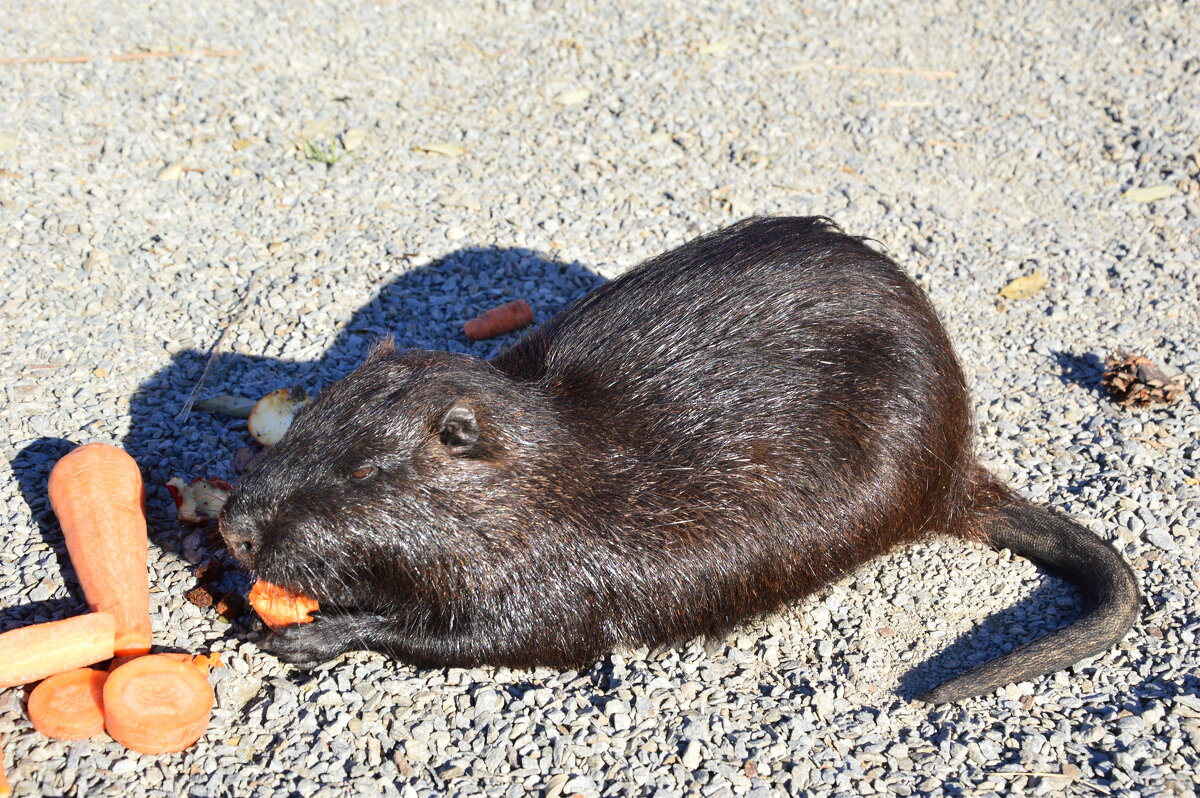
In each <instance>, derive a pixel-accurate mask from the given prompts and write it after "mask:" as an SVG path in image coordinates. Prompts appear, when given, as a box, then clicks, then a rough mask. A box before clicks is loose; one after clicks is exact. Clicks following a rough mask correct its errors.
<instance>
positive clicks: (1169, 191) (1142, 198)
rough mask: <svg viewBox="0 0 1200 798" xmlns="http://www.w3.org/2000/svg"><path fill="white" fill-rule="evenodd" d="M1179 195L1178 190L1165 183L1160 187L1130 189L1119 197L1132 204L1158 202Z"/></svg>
mask: <svg viewBox="0 0 1200 798" xmlns="http://www.w3.org/2000/svg"><path fill="white" fill-rule="evenodd" d="M1178 193H1179V189H1177V188H1175V186H1172V185H1168V184H1166V183H1164V184H1162V185H1161V186H1147V187H1146V188H1131V189H1129V190H1128V191H1126V192H1125V193H1124V194H1122V195H1121V196H1122V197H1124V198H1125V199H1127V200H1133V201H1134V202H1158V201H1159V200H1162V199H1166V198H1167V197H1173V196H1175V195H1176V194H1178Z"/></svg>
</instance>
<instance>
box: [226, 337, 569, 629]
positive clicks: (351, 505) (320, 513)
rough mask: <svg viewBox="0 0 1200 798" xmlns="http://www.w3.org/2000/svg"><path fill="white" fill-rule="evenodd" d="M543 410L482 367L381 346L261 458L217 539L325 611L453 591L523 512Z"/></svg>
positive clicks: (471, 360)
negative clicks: (525, 479) (497, 532)
mask: <svg viewBox="0 0 1200 798" xmlns="http://www.w3.org/2000/svg"><path fill="white" fill-rule="evenodd" d="M536 404H537V403H536V402H535V401H534V400H532V399H531V397H530V394H529V392H528V390H525V389H519V386H517V385H516V384H514V383H513V382H512V381H511V380H510V379H509V378H507V377H505V376H504V375H502V374H500V373H499V372H498V371H496V370H495V369H494V368H493V367H492V366H491V365H489V364H488V363H486V362H484V361H480V360H477V359H475V358H471V357H467V356H463V355H454V354H449V353H444V352H427V351H408V352H403V353H401V352H397V351H396V349H395V347H394V346H393V345H392V343H391V342H390V341H385V342H383V343H381V344H379V345H377V346H376V347H374V349H372V351H371V353H370V354H369V355H368V357H367V360H366V361H365V362H364V363H363V365H362V366H360V367H359V368H358V369H357V370H355V371H354V372H352V373H351V374H350V375H348V376H347V377H345V378H344V379H342V380H340V381H339V382H337V383H335V384H334V385H332V386H330V387H328V388H327V389H325V390H324V391H322V392H321V394H320V396H318V398H317V399H316V401H315V402H313V403H312V404H311V405H309V406H307V407H305V408H303V409H302V410H301V411H300V412H299V413H298V414H297V415H296V418H295V420H294V421H293V423H292V425H291V427H290V428H289V429H288V432H287V434H286V435H285V436H284V437H283V439H282V440H281V441H279V443H277V444H276V445H274V446H272V447H271V448H270V449H269V450H267V451H266V452H264V453H263V455H262V456H261V458H260V461H259V462H258V463H257V464H256V465H255V467H254V468H253V469H252V470H251V471H250V472H249V473H248V474H246V475H245V477H244V479H243V480H242V482H241V484H240V485H239V486H238V487H237V489H236V490H235V491H234V493H233V495H232V496H231V497H230V498H229V501H228V502H227V503H226V505H225V508H224V509H223V511H222V512H221V517H220V527H221V533H222V535H224V537H225V540H226V542H227V544H228V546H229V550H230V551H231V552H232V553H233V554H234V556H236V557H237V558H238V560H240V561H241V562H242V563H243V564H245V565H246V566H247V567H248V568H250V569H251V570H252V571H253V572H254V573H255V575H256V576H258V577H260V578H263V579H266V580H268V581H270V582H274V583H276V584H280V585H285V586H288V587H291V588H293V589H297V590H300V591H302V592H304V593H306V594H308V595H310V596H312V597H313V598H316V599H317V600H318V601H320V602H321V604H322V606H330V607H337V606H341V607H354V608H359V609H378V610H380V611H385V610H387V609H388V608H390V607H393V606H394V605H395V602H396V601H397V600H400V599H404V600H408V599H409V598H412V597H418V598H419V597H420V596H421V595H422V594H424V593H427V592H429V591H433V592H436V593H437V594H440V595H444V594H445V592H446V591H450V590H453V589H454V588H455V587H456V584H455V583H456V582H457V581H458V580H459V579H460V578H461V574H462V573H464V568H465V566H466V565H467V564H468V563H469V561H470V558H471V557H472V556H473V552H477V550H478V548H479V547H480V545H481V542H485V541H483V539H484V538H487V537H488V536H489V535H490V534H491V532H490V530H494V529H502V528H504V526H505V524H506V523H507V521H508V520H509V519H508V517H507V516H508V515H509V512H508V509H509V508H514V507H517V506H518V505H519V504H520V496H519V493H520V490H521V489H520V487H519V482H520V480H519V479H517V478H516V475H519V474H520V473H521V472H522V471H523V465H522V464H523V463H524V462H526V461H527V460H528V459H529V458H530V457H533V456H534V455H535V454H536V450H537V447H538V439H539V438H540V437H541V434H542V432H543V431H544V427H545V423H544V422H545V419H544V418H542V416H544V414H543V413H542V412H540V411H538V410H537V409H536Z"/></svg>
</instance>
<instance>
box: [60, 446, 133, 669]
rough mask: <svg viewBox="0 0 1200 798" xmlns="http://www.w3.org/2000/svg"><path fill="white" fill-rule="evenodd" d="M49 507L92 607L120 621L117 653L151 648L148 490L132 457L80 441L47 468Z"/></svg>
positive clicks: (110, 447)
mask: <svg viewBox="0 0 1200 798" xmlns="http://www.w3.org/2000/svg"><path fill="white" fill-rule="evenodd" d="M49 492H50V506H51V507H53V508H54V512H55V514H56V515H57V516H58V520H59V523H60V524H61V525H62V531H63V536H64V537H65V538H66V540H67V551H68V552H69V553H70V555H71V564H72V565H73V566H75V573H76V575H77V576H78V577H79V584H80V585H81V586H82V587H83V593H84V595H85V596H86V597H87V601H88V606H90V607H91V608H92V611H93V612H96V611H110V612H112V614H113V616H114V617H115V618H116V621H117V641H116V651H117V653H118V654H145V653H146V652H147V651H149V650H150V636H151V632H150V580H149V575H148V573H147V570H146V557H147V552H148V548H149V544H148V541H147V538H146V513H145V488H144V486H143V485H142V474H141V471H139V470H138V465H137V463H136V462H134V460H133V458H132V457H130V456H129V455H127V454H126V453H125V452H123V451H121V450H120V449H118V448H117V447H115V446H110V445H109V444H107V443H89V444H85V445H83V446H80V447H77V448H76V449H74V450H72V451H71V452H70V453H68V454H67V455H66V456H65V457H63V458H62V459H61V460H59V461H58V462H57V463H56V464H55V465H54V468H53V469H52V470H51V471H50V485H49Z"/></svg>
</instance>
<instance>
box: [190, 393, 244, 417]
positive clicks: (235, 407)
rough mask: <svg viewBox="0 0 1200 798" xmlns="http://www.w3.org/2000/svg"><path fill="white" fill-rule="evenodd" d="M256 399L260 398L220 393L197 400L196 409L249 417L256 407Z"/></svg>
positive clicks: (224, 414)
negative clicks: (201, 400) (200, 400)
mask: <svg viewBox="0 0 1200 798" xmlns="http://www.w3.org/2000/svg"><path fill="white" fill-rule="evenodd" d="M256 401H258V400H257V399H246V398H243V397H241V396H230V395H229V394H220V395H219V396H210V397H209V398H207V399H205V400H204V401H203V402H197V403H196V406H195V408H194V409H195V410H203V411H204V412H206V413H216V414H218V415H222V416H230V417H232V418H249V417H250V411H251V410H253V409H254V403H255V402H256Z"/></svg>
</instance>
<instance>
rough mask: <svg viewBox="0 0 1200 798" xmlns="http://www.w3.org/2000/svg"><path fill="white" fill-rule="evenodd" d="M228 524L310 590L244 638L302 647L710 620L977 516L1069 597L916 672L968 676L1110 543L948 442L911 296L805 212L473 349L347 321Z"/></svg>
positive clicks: (947, 348) (543, 645) (869, 256)
mask: <svg viewBox="0 0 1200 798" xmlns="http://www.w3.org/2000/svg"><path fill="white" fill-rule="evenodd" d="M222 527H223V530H224V533H225V535H226V538H227V540H228V541H229V543H230V548H231V550H233V552H234V553H235V554H237V555H238V556H239V557H241V558H242V559H243V560H244V561H245V562H247V563H248V564H249V565H250V566H251V567H252V569H253V570H254V571H255V572H256V573H257V574H258V575H260V576H262V577H263V578H266V579H269V580H271V581H274V582H278V583H282V584H285V585H288V586H290V587H293V588H298V589H300V590H302V591H304V592H306V593H309V594H310V595H312V596H314V597H315V598H317V599H318V600H319V601H320V602H321V604H322V607H323V608H324V611H323V613H322V615H321V617H320V619H319V620H318V621H317V622H316V623H314V624H308V625H304V626H298V627H292V628H289V629H286V630H283V632H282V633H277V634H276V635H275V636H274V637H273V638H271V639H270V640H268V642H267V645H268V647H269V648H271V649H272V650H274V651H275V652H276V653H277V654H278V655H279V656H280V657H282V658H284V659H286V660H289V661H292V662H297V663H300V664H306V665H311V664H315V663H317V662H320V661H323V660H326V659H329V658H331V657H333V656H336V655H338V654H340V653H342V652H343V651H346V650H349V649H358V648H369V649H375V650H380V651H384V652H387V653H390V654H393V655H395V656H397V657H399V658H401V659H403V660H406V661H408V662H413V663H416V664H420V665H434V666H445V665H476V664H481V663H492V664H504V665H511V666H518V667H521V666H532V665H550V666H561V667H573V666H580V665H585V664H588V663H590V662H593V661H595V660H596V659H598V658H601V657H603V656H604V655H605V654H606V653H607V652H609V651H611V650H612V649H613V648H614V647H616V646H620V645H623V644H638V643H644V644H649V645H656V644H664V643H673V642H678V641H681V640H685V639H687V638H690V637H693V636H696V635H701V634H703V635H719V634H721V633H722V632H724V631H726V630H728V629H729V628H730V627H731V626H732V625H734V624H736V623H737V622H738V621H740V620H742V619H744V618H747V617H750V616H755V615H760V614H763V613H768V612H771V611H773V610H776V609H778V608H779V607H780V606H781V605H782V604H783V603H784V602H787V601H790V600H793V599H796V598H799V597H801V596H803V595H805V594H806V593H809V592H811V591H812V590H814V589H815V588H817V587H819V586H821V585H823V584H825V583H827V582H829V581H830V580H832V579H835V578H837V577H838V576H841V575H842V574H845V573H846V572H848V571H849V570H851V569H853V568H854V567H855V566H857V565H859V564H861V563H862V562H864V561H866V560H867V559H869V558H871V557H874V556H876V555H878V554H881V553H883V552H885V551H887V550H888V549H889V548H891V547H893V546H896V545H898V544H901V543H905V542H908V541H912V540H915V539H917V538H919V537H922V536H925V535H930V534H935V533H940V534H949V535H957V536H963V537H969V538H976V539H979V540H989V541H990V542H992V543H994V544H996V545H1004V546H1009V547H1011V548H1014V549H1016V550H1019V551H1020V552H1021V553H1025V554H1027V555H1029V556H1032V557H1033V558H1034V559H1037V560H1038V561H1040V562H1045V563H1047V564H1048V565H1050V566H1051V567H1052V568H1055V569H1057V570H1060V571H1062V572H1064V573H1065V574H1066V575H1067V576H1068V577H1069V578H1072V579H1073V580H1074V581H1076V582H1077V583H1079V584H1081V586H1082V587H1084V589H1085V592H1086V593H1087V595H1088V599H1089V602H1090V603H1091V604H1094V605H1095V607H1094V608H1093V609H1092V610H1090V611H1089V612H1088V613H1087V614H1086V616H1085V617H1084V618H1083V619H1081V620H1080V621H1079V622H1077V623H1076V624H1074V625H1072V626H1071V627H1068V628H1067V629H1064V630H1060V631H1059V632H1057V633H1055V634H1053V635H1050V636H1048V637H1046V638H1042V639H1041V640H1038V641H1035V642H1034V643H1033V644H1030V645H1029V646H1027V647H1025V648H1024V649H1021V650H1019V651H1017V652H1014V653H1013V654H1010V655H1008V656H1006V657H1002V658H1001V659H999V660H996V661H994V662H992V663H988V664H987V665H984V666H981V668H980V669H976V670H975V671H972V672H970V673H968V674H967V675H966V676H963V677H959V678H958V679H956V680H954V681H952V682H951V683H948V684H947V685H946V686H944V687H942V688H939V689H938V691H935V694H934V695H932V696H931V698H933V699H934V700H952V699H954V698H957V697H962V696H965V695H971V694H977V693H979V692H984V691H986V690H990V689H992V688H994V687H995V686H996V685H998V684H1004V683H1007V682H1009V681H1017V680H1020V679H1025V678H1031V677H1032V676H1034V675H1037V674H1038V673H1043V672H1046V671H1047V670H1050V669H1053V668H1057V667H1063V666H1065V665H1067V664H1069V663H1070V662H1073V661H1075V660H1077V659H1079V658H1082V657H1083V656H1087V655H1089V654H1091V653H1095V652H1096V651H1098V650H1101V649H1103V648H1105V647H1107V646H1108V645H1111V644H1112V643H1113V642H1115V641H1116V640H1119V639H1120V637H1121V636H1122V635H1123V634H1124V633H1125V631H1126V630H1127V629H1128V627H1129V626H1130V624H1132V622H1133V619H1134V617H1135V615H1136V612H1137V605H1138V594H1137V588H1136V586H1135V583H1134V581H1133V576H1132V573H1131V572H1130V570H1129V568H1128V566H1127V565H1126V564H1125V562H1124V561H1123V560H1122V559H1121V558H1120V556H1119V555H1118V554H1116V552H1115V551H1113V550H1112V548H1111V547H1109V546H1108V545H1107V544H1106V543H1104V542H1102V541H1101V540H1100V539H1099V538H1096V537H1095V536H1093V535H1092V534H1091V533H1089V532H1088V531H1087V530H1085V529H1083V528H1082V527H1080V526H1078V525H1076V524H1074V523H1073V522H1070V521H1067V520H1066V519H1064V518H1062V517H1061V516H1058V515H1056V514H1053V513H1051V512H1050V511H1048V510H1043V509H1040V508H1035V507H1033V506H1032V505H1029V504H1027V503H1025V502H1023V501H1022V500H1020V499H1018V498H1016V496H1015V495H1014V494H1012V493H1011V492H1010V491H1009V490H1008V489H1007V488H1005V487H1004V486H1003V485H1002V484H1000V483H998V482H997V481H996V480H995V479H994V478H993V477H992V476H991V475H989V474H988V473H987V472H986V471H984V470H983V469H982V468H981V467H979V465H978V464H977V462H976V460H975V456H974V454H973V451H972V428H971V418H970V405H969V399H968V396H967V392H966V388H965V385H964V381H963V376H962V373H961V370H960V368H959V366H958V363H957V360H956V358H955V356H954V352H953V349H952V347H951V345H950V342H949V341H948V340H947V338H946V335H945V332H944V330H943V328H942V326H941V324H940V323H939V321H938V319H937V317H936V315H935V314H934V312H933V310H932V308H931V306H930V305H929V302H928V301H927V300H926V298H925V296H924V295H923V294H922V292H921V291H920V289H918V288H917V287H916V286H915V285H914V284H913V283H912V281H911V280H909V279H908V278H907V277H906V276H905V275H904V274H903V272H902V271H901V270H900V269H899V268H898V267H897V266H896V265H895V264H894V263H892V262H891V261H890V260H888V259H887V258H886V257H884V256H883V255H880V254H879V253H877V252H875V251H874V250H872V249H871V248H869V247H867V246H866V245H865V244H863V243H862V242H861V241H860V240H859V239H855V238H851V237H849V236H845V235H843V234H842V233H840V232H839V231H838V230H837V229H836V228H835V227H833V226H832V225H831V224H830V223H828V222H827V221H826V220H823V219H817V218H805V219H758V220H748V221H747V222H743V223H741V224H739V225H736V226H734V227H732V228H729V229H727V230H724V231H720V232H718V233H715V234H712V235H710V236H706V237H703V238H700V239H697V240H696V241H693V242H691V243H689V244H687V245H685V246H683V247H681V248H680V249H678V250H675V251H673V252H669V253H667V254H665V255H662V256H660V257H658V258H656V259H654V260H652V261H650V262H648V263H646V264H644V265H642V266H640V267H638V268H637V269H634V270H632V271H631V272H629V273H628V274H626V275H624V276H623V277H621V278H619V279H617V280H614V281H613V282H611V283H608V284H607V285H604V286H602V287H601V288H599V289H597V290H596V291H594V292H593V293H591V294H589V295H588V296H586V297H584V298H583V299H581V300H579V301H577V302H576V303H574V304H573V305H571V306H570V307H569V308H567V309H566V310H564V311H563V312H562V313H560V314H559V315H558V316H555V317H554V318H553V319H551V320H549V321H548V322H546V323H545V324H543V325H541V326H540V327H539V328H537V329H535V330H534V331H533V332H531V333H530V334H529V335H527V336H526V337H525V338H524V339H522V340H521V341H520V342H519V343H518V344H517V345H516V346H514V347H513V348H512V349H510V350H509V351H507V352H506V353H504V354H502V355H501V356H499V357H497V358H496V359H494V360H492V361H490V362H483V361H479V360H476V359H473V358H469V357H465V356H460V355H453V354H448V353H435V352H424V351H417V352H406V353H397V352H396V351H395V350H394V349H393V348H391V347H390V345H386V344H385V345H382V346H378V347H376V349H375V351H373V352H372V354H371V355H370V356H369V357H368V359H367V362H366V363H364V364H363V366H361V367H360V368H359V369H358V370H356V371H355V372H354V373H352V374H351V375H349V376H348V377H347V378H345V379H344V380H342V381H341V382H339V383H337V384H335V385H333V386H331V387H330V388H328V389H327V390H326V391H323V392H322V393H321V395H320V397H319V398H318V400H317V402H316V403H315V404H314V405H313V406H312V407H311V408H310V409H307V410H305V411H303V412H302V413H301V415H300V416H299V417H298V418H297V419H296V421H295V423H294V425H293V426H292V428H291V429H290V430H289V432H288V434H287V435H286V437H285V438H284V439H283V441H282V442H280V443H279V444H278V445H277V446H276V447H274V448H273V449H271V450H270V451H269V452H267V454H266V456H265V457H264V458H263V460H262V463H261V465H260V466H259V467H258V468H256V469H255V470H254V471H253V472H252V473H251V474H250V475H248V476H247V477H246V479H245V480H244V481H243V483H242V485H241V486H240V487H239V489H238V490H237V492H236V493H235V494H234V496H233V497H232V498H231V500H230V502H229V504H228V505H227V507H226V509H225V511H224V513H223V517H222Z"/></svg>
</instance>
